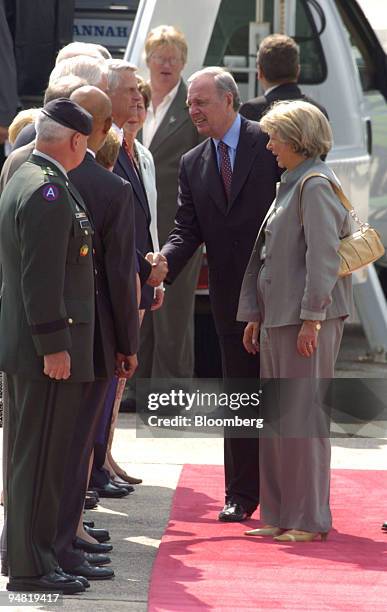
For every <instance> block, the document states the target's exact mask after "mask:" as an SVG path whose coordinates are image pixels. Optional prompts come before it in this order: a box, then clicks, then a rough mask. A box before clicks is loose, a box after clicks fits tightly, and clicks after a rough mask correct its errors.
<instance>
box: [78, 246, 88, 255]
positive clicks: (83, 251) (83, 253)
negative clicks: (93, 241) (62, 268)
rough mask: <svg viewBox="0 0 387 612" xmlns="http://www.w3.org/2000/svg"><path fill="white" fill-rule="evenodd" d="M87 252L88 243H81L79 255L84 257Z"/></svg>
mask: <svg viewBox="0 0 387 612" xmlns="http://www.w3.org/2000/svg"><path fill="white" fill-rule="evenodd" d="M88 252H89V247H88V245H87V244H83V245H82V246H81V249H80V251H79V254H80V256H81V257H86V255H87V254H88Z"/></svg>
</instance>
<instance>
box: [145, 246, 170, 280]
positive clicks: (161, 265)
mask: <svg viewBox="0 0 387 612" xmlns="http://www.w3.org/2000/svg"><path fill="white" fill-rule="evenodd" d="M145 259H146V260H147V261H149V263H150V264H152V271H151V273H150V275H149V277H148V280H147V281H146V282H147V285H150V286H151V287H158V286H159V285H160V283H162V282H163V280H164V279H165V277H166V276H167V274H168V262H167V258H166V257H165V256H164V255H162V254H161V253H147V254H146V256H145Z"/></svg>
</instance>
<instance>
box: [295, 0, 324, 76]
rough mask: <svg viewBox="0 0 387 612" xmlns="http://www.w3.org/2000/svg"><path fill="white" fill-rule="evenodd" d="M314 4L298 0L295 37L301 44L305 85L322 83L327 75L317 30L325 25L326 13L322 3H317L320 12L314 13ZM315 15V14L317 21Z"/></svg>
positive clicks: (301, 61) (302, 72) (301, 62)
mask: <svg viewBox="0 0 387 612" xmlns="http://www.w3.org/2000/svg"><path fill="white" fill-rule="evenodd" d="M313 4H314V3H310V2H308V1H307V0H298V2H297V5H296V25H295V33H294V39H295V40H296V42H297V43H298V44H299V46H300V65H301V73H300V78H299V83H300V84H305V85H315V84H317V83H322V82H323V81H325V79H326V75H327V67H326V63H325V57H324V52H323V49H322V46H321V41H320V36H319V32H318V30H317V28H319V29H321V28H322V27H323V23H324V13H323V9H322V3H321V4H320V3H315V6H316V5H317V8H318V9H319V12H318V13H317V12H313V14H312V10H313ZM320 11H321V12H320ZM313 16H315V18H316V22H315V20H314V18H313ZM316 24H317V25H316Z"/></svg>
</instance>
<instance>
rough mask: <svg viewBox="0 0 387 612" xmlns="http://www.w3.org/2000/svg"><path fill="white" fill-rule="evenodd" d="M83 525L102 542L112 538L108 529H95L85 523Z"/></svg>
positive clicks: (92, 535)
mask: <svg viewBox="0 0 387 612" xmlns="http://www.w3.org/2000/svg"><path fill="white" fill-rule="evenodd" d="M83 527H84V529H85V531H86V533H88V534H89V535H90V536H91V537H92V538H94V539H95V540H98V542H100V543H101V544H102V542H107V541H108V540H110V535H109V532H108V530H107V529H93V528H92V527H88V526H87V525H85V523H83Z"/></svg>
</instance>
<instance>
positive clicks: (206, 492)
mask: <svg viewBox="0 0 387 612" xmlns="http://www.w3.org/2000/svg"><path fill="white" fill-rule="evenodd" d="M222 501H223V469H222V467H220V466H203V465H186V466H185V467H184V469H183V471H182V474H181V477H180V481H179V485H178V488H177V490H176V493H175V497H174V501H173V506H172V510H171V516H170V520H169V524H168V528H167V530H166V532H165V534H164V537H163V539H162V542H161V546H160V549H159V551H158V555H157V558H156V561H155V565H154V568H153V574H152V581H151V589H150V596H149V611H150V612H174V611H176V612H183V611H184V610H192V611H196V610H197V611H202V610H215V611H226V610H227V611H233V612H238V611H239V610H254V611H255V612H257V611H259V610H291V611H292V612H294V611H299V610H303V611H305V610H307V611H308V612H309V611H319V612H321V611H325V610H335V611H340V612H342V611H345V612H347V611H348V612H349V611H351V612H352V611H354V610H356V611H359V610H361V611H367V612H369V611H372V612H381V611H383V612H386V611H387V534H384V533H383V532H382V531H381V530H380V525H381V522H382V521H383V520H387V471H386V472H384V471H368V470H364V471H362V470H334V471H333V474H332V490H331V502H332V503H331V506H332V513H333V521H334V529H333V530H332V531H331V533H330V534H329V539H328V540H327V542H305V543H291V544H283V543H282V544H280V543H275V542H274V541H273V540H271V539H270V538H269V539H268V538H247V537H246V536H243V531H244V529H246V528H254V527H257V526H258V525H259V522H258V520H256V519H250V520H249V521H248V522H246V523H243V524H242V523H234V524H233V523H231V524H224V523H219V522H218V521H216V520H215V519H216V516H217V513H218V511H219V507H220V506H221V505H222ZM256 514H258V513H256ZM254 516H255V515H254Z"/></svg>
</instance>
